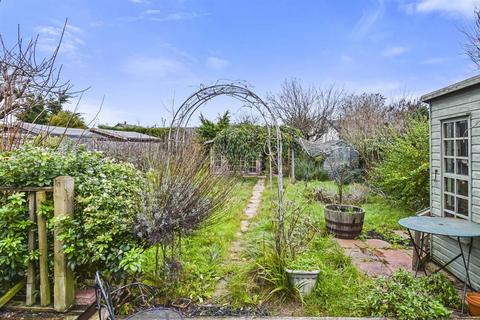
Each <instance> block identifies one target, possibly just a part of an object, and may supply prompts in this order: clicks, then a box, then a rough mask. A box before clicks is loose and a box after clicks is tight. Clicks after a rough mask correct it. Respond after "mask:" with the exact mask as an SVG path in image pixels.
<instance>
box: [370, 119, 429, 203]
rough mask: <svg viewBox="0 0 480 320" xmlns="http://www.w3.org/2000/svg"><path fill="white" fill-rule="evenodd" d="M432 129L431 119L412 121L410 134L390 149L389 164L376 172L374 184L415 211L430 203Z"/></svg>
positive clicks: (407, 131)
mask: <svg viewBox="0 0 480 320" xmlns="http://www.w3.org/2000/svg"><path fill="white" fill-rule="evenodd" d="M428 139H429V128H428V121H427V118H426V117H424V116H416V117H412V118H410V119H408V122H407V126H406V130H405V132H404V133H403V134H397V135H396V136H395V137H394V139H393V142H392V143H391V144H390V145H388V146H387V148H386V152H385V160H384V161H383V162H382V163H380V165H378V166H377V167H376V168H375V169H374V170H373V179H372V180H373V181H372V182H373V184H374V185H375V186H376V187H378V188H379V189H380V190H381V191H383V192H384V193H385V194H386V196H387V197H388V198H389V199H391V200H393V201H395V202H399V203H401V204H402V205H403V206H405V207H408V208H411V209H415V210H418V209H421V208H424V207H426V206H427V205H428V199H429V171H428V169H429V166H430V164H429V141H428Z"/></svg>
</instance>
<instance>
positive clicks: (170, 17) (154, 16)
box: [119, 9, 205, 22]
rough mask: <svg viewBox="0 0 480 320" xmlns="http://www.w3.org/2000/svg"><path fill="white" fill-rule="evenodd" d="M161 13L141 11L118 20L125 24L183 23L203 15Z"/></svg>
mask: <svg viewBox="0 0 480 320" xmlns="http://www.w3.org/2000/svg"><path fill="white" fill-rule="evenodd" d="M162 12H163V11H161V10H158V9H148V10H145V11H143V12H142V13H141V14H139V15H137V16H129V17H121V18H119V20H121V21H125V22H135V21H142V20H146V21H157V22H165V21H183V20H191V19H195V18H198V17H201V16H204V15H205V14H200V13H197V12H188V11H185V12H171V13H167V14H162Z"/></svg>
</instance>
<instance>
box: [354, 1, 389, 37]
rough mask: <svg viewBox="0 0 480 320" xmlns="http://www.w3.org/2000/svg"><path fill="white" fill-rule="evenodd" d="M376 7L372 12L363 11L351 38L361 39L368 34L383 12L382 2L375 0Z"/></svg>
mask: <svg viewBox="0 0 480 320" xmlns="http://www.w3.org/2000/svg"><path fill="white" fill-rule="evenodd" d="M376 3H377V5H376V7H375V8H374V9H373V10H364V12H363V14H362V16H361V18H360V20H358V22H357V23H356V25H355V27H354V28H353V30H352V36H353V37H355V38H363V37H364V36H366V35H367V34H368V32H369V31H370V29H371V28H372V27H373V25H374V24H375V23H376V22H377V20H378V19H380V18H381V17H382V15H383V13H384V12H385V5H384V0H376Z"/></svg>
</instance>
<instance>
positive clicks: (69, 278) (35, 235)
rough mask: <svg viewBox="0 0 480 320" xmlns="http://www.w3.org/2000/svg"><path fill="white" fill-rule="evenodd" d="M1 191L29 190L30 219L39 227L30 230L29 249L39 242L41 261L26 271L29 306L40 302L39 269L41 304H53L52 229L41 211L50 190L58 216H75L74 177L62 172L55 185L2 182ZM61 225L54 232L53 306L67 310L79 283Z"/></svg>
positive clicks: (27, 302) (56, 226)
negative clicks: (51, 271) (60, 236)
mask: <svg viewBox="0 0 480 320" xmlns="http://www.w3.org/2000/svg"><path fill="white" fill-rule="evenodd" d="M0 191H9V192H26V193H27V194H28V197H27V199H28V209H29V210H28V212H29V219H30V220H31V221H32V222H34V223H35V222H36V224H37V230H36V232H35V230H33V229H32V230H30V231H29V234H28V250H29V251H30V252H33V251H34V250H35V249H36V248H37V245H38V251H39V261H38V264H37V263H35V262H34V261H32V262H30V263H29V264H28V267H27V272H26V278H27V279H26V299H25V305H26V306H33V305H35V304H36V302H37V301H36V299H35V292H36V291H37V283H36V278H37V272H38V275H39V279H40V281H39V287H38V292H39V295H40V306H41V307H48V306H50V305H51V303H52V301H51V297H52V296H51V290H50V281H49V279H50V277H49V274H48V271H49V269H48V266H49V263H48V248H49V244H48V230H47V219H46V217H45V216H43V215H41V214H38V210H39V208H40V205H41V204H42V202H44V201H45V200H46V199H47V192H53V207H54V210H53V211H54V217H55V218H58V217H68V216H73V200H74V180H73V178H72V177H69V176H61V177H57V178H55V179H54V182H53V187H7V186H1V187H0ZM58 234H59V226H58V225H55V226H54V233H53V239H54V240H53V248H54V252H53V256H54V264H53V265H54V275H53V279H54V281H53V293H54V294H53V308H54V310H55V311H59V312H64V311H66V310H68V309H69V308H70V307H71V306H72V305H73V302H74V298H75V297H74V296H75V284H74V276H73V272H72V270H70V268H68V265H67V261H66V258H65V253H64V252H63V243H62V242H61V241H60V240H59V239H58Z"/></svg>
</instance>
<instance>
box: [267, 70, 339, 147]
mask: <svg viewBox="0 0 480 320" xmlns="http://www.w3.org/2000/svg"><path fill="white" fill-rule="evenodd" d="M343 97H344V92H343V90H338V89H337V88H335V87H334V86H330V87H325V88H315V87H313V86H309V87H304V86H303V85H302V84H301V83H300V82H299V81H298V80H296V79H292V80H285V82H284V83H283V85H282V88H281V90H280V92H279V93H278V94H277V95H272V96H270V97H269V102H270V104H271V105H272V107H274V109H275V110H276V112H277V113H278V116H279V117H280V118H281V119H282V121H283V122H284V123H285V124H287V125H289V126H291V127H294V128H297V129H299V130H300V131H301V132H302V133H303V135H304V136H305V138H306V139H308V140H316V139H318V138H320V137H321V136H322V135H324V134H325V133H327V131H328V129H329V127H330V126H331V123H332V121H333V119H334V116H335V113H336V111H337V109H338V107H339V106H340V104H341V102H342V100H343Z"/></svg>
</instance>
